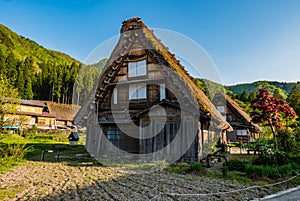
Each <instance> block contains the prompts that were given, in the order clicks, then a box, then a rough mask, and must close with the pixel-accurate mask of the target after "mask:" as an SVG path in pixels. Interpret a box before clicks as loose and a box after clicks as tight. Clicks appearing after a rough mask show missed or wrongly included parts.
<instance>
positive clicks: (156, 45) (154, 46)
mask: <svg viewBox="0 0 300 201" xmlns="http://www.w3.org/2000/svg"><path fill="white" fill-rule="evenodd" d="M137 39H139V40H140V41H141V42H142V43H143V45H144V46H145V47H147V50H148V51H149V52H150V53H151V54H152V55H153V56H154V57H155V58H157V59H160V61H162V62H163V63H164V64H165V66H168V67H170V68H171V69H173V71H174V72H175V73H176V74H177V75H178V77H179V79H181V80H182V81H183V82H184V83H185V85H186V89H188V90H189V91H190V93H191V94H192V95H193V96H194V97H195V99H196V100H195V101H196V102H197V104H198V106H199V108H200V111H201V113H202V114H203V113H204V114H205V115H207V116H209V117H212V119H213V121H214V122H216V124H217V127H218V128H220V129H224V130H232V128H231V126H230V125H229V124H228V123H227V122H226V121H225V120H224V118H223V117H222V115H221V114H220V113H219V112H218V111H217V109H216V108H215V107H214V105H213V104H212V103H211V101H210V100H209V99H208V98H207V97H206V95H205V94H204V93H203V91H202V90H201V89H199V88H198V87H197V86H196V84H195V83H194V81H193V78H192V77H191V76H190V75H189V74H188V72H187V71H186V70H185V68H184V67H183V66H182V65H181V64H180V62H179V61H178V60H177V59H176V58H175V55H174V54H171V53H170V51H169V49H168V48H167V47H165V46H164V45H163V44H162V43H161V41H160V40H159V39H158V38H156V37H155V35H154V34H153V31H152V30H150V29H149V28H148V27H147V26H146V25H145V24H144V23H143V22H142V21H141V18H131V19H129V20H125V21H123V25H122V28H121V36H120V38H119V41H118V43H117V45H116V47H115V48H114V50H113V52H112V54H111V56H110V58H109V60H108V61H107V63H106V65H105V67H104V69H103V72H102V76H101V77H100V79H99V82H98V86H97V88H96V94H95V99H96V100H97V99H98V98H102V97H103V96H104V94H105V93H106V89H107V88H106V87H107V86H108V84H109V81H110V80H111V79H110V78H113V77H114V74H115V73H116V72H117V70H118V69H119V68H120V66H121V65H120V64H121V63H122V62H123V61H124V60H125V59H126V56H127V54H128V53H129V51H130V49H131V47H132V46H133V44H134V41H135V40H137ZM79 113H80V114H81V116H82V117H83V114H82V113H84V114H87V113H88V109H86V112H84V109H83V108H82V110H81V111H80V112H79ZM82 117H81V118H82ZM78 121H79V116H78V117H76V119H75V123H76V122H78Z"/></svg>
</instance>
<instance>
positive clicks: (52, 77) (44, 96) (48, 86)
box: [0, 49, 101, 104]
mask: <svg viewBox="0 0 300 201" xmlns="http://www.w3.org/2000/svg"><path fill="white" fill-rule="evenodd" d="M80 69H84V70H80ZM79 72H80V76H78V75H79ZM100 72H101V68H98V67H96V66H95V65H92V66H86V65H83V64H78V63H75V62H65V63H64V62H57V63H56V62H55V61H40V62H35V61H34V59H33V58H32V57H30V56H28V57H26V58H25V59H24V60H20V59H18V58H17V57H16V56H15V55H14V53H13V51H10V52H8V54H6V56H5V55H4V54H3V53H2V51H1V49H0V76H1V77H2V78H5V80H7V82H8V83H9V84H10V85H11V86H12V87H13V88H15V89H16V90H17V92H18V94H19V97H20V98H22V99H28V100H32V99H34V100H47V101H54V102H57V103H65V104H71V103H72V97H73V87H74V83H75V82H76V83H77V84H79V85H80V86H81V87H80V88H78V89H76V93H77V95H78V96H82V95H84V96H86V93H87V92H86V91H87V89H89V90H90V89H91V87H90V85H91V83H94V82H95V79H97V78H98V76H99V74H100Z"/></svg>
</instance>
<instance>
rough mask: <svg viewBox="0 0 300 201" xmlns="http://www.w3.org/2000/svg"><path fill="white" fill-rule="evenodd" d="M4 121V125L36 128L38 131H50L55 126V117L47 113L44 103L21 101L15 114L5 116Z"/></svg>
mask: <svg viewBox="0 0 300 201" xmlns="http://www.w3.org/2000/svg"><path fill="white" fill-rule="evenodd" d="M4 121H5V122H6V124H9V125H21V126H22V127H24V128H30V127H32V126H37V127H38V128H40V129H52V128H54V125H55V116H54V115H52V114H50V113H49V112H47V106H46V104H45V103H42V102H40V101H34V100H24V99H21V102H20V105H18V106H17V109H16V113H14V114H5V115H4Z"/></svg>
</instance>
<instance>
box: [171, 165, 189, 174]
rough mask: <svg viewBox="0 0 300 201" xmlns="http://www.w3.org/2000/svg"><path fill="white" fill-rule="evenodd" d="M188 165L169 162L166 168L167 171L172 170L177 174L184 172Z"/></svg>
mask: <svg viewBox="0 0 300 201" xmlns="http://www.w3.org/2000/svg"><path fill="white" fill-rule="evenodd" d="M189 168H190V166H189V165H188V164H187V163H178V164H171V165H169V166H168V167H167V168H166V171H168V172H174V173H179V174H185V173H186V171H188V170H189Z"/></svg>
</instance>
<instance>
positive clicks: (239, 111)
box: [214, 92, 262, 132]
mask: <svg viewBox="0 0 300 201" xmlns="http://www.w3.org/2000/svg"><path fill="white" fill-rule="evenodd" d="M215 98H222V99H224V101H226V104H227V106H228V107H229V108H231V110H233V112H234V113H235V114H237V115H238V116H239V117H240V118H241V120H242V121H243V122H245V123H247V124H249V125H250V126H251V127H253V128H254V131H256V132H262V129H261V127H259V126H258V125H257V124H255V123H253V122H252V119H251V117H250V116H249V115H248V114H247V113H246V112H245V111H244V110H243V109H242V108H241V106H240V105H239V104H238V103H237V102H236V101H234V100H233V99H232V98H230V97H229V96H228V95H226V94H224V93H221V92H219V93H216V95H215V97H214V99H215Z"/></svg>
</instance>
